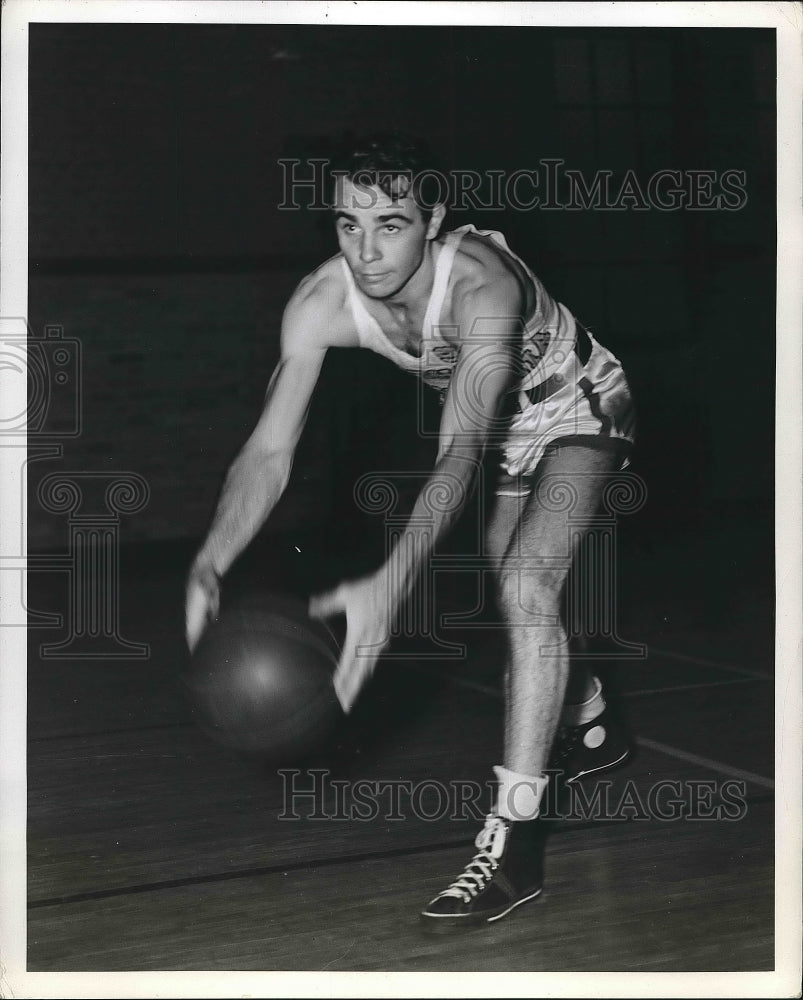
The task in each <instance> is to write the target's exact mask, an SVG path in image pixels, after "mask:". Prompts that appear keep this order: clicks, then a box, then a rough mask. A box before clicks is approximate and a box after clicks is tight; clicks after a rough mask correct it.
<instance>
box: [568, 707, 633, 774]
mask: <svg viewBox="0 0 803 1000" xmlns="http://www.w3.org/2000/svg"><path fill="white" fill-rule="evenodd" d="M630 754H631V750H630V744H629V742H628V739H627V737H626V735H625V733H624V730H623V729H622V727H621V725H620V724H619V723H618V722H617V721H616V719H615V718H614V717H613V715H612V714H611V712H610V711H609V710H608V709H607V708H605V709H603V710H602V712H601V713H600V714H599V715H598V716H597V717H596V718H594V719H592V720H591V721H590V722H586V723H585V724H584V725H582V726H566V725H561V726H560V727H559V728H558V732H557V735H556V737H555V743H554V745H553V748H552V756H551V757H550V759H549V767H548V771H549V773H550V774H554V775H555V777H556V778H557V779H558V781H561V782H563V783H565V784H567V785H570V784H572V783H573V782H575V781H580V780H581V779H582V778H585V777H588V776H589V775H591V774H596V773H597V772H599V771H607V770H609V769H610V768H613V767H618V766H619V765H620V764H624V763H625V762H626V761H627V760H628V759H629V757H630Z"/></svg>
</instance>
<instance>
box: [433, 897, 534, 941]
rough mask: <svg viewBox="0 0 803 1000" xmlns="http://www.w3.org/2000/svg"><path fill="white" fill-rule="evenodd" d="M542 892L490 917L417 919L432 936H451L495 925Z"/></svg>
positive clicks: (473, 914)
mask: <svg viewBox="0 0 803 1000" xmlns="http://www.w3.org/2000/svg"><path fill="white" fill-rule="evenodd" d="M543 891H544V890H543V889H536V890H535V892H531V893H530V894H529V896H523V897H522V898H521V899H517V900H516V902H515V903H511V904H510V906H508V907H507V908H506V909H504V910H502V912H501V913H494V914H492V915H491V916H490V917H488V916H485V915H484V914H478V913H468V914H466V916H464V917H459V916H455V915H454V914H450V913H445V914H443V916H441V915H439V914H437V913H420V914H419V915H418V919H419V921H420V923H421V926H422V928H425V929H426V930H428V931H431V932H432V933H434V934H452V933H454V932H460V931H468V930H477V929H478V928H480V927H482V926H483V925H485V924H493V923H496V921H497V920H501V919H502V917H506V916H507V915H508V914H509V913H512V912H513V910H515V909H516V907H518V906H521V905H522V904H523V903H529V902H530V901H531V900H533V899H537V898H538V897H539V896H540V895H541V893H542V892H543Z"/></svg>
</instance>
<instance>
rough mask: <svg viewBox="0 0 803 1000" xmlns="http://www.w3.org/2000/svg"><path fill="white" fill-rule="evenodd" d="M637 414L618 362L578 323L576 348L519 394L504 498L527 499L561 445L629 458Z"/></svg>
mask: <svg viewBox="0 0 803 1000" xmlns="http://www.w3.org/2000/svg"><path fill="white" fill-rule="evenodd" d="M635 425H636V422H635V413H634V409H633V401H632V398H631V395H630V389H629V387H628V384H627V379H626V378H625V373H624V370H623V368H622V365H621V363H620V362H619V360H618V358H616V357H615V356H614V355H613V354H611V352H610V351H608V350H607V349H606V348H605V347H603V346H602V344H600V343H598V342H597V341H596V340H594V338H593V336H592V335H591V334H590V333H589V332H588V331H587V330H586V329H585V328H584V327H582V326H581V325H580V324H579V323H577V337H576V341H575V349H574V351H572V352H571V353H570V354H569V355H568V356H567V358H566V360H565V361H564V362H563V364H562V365H561V367H560V369H559V370H558V371H557V372H555V374H554V375H552V376H551V377H550V378H548V379H546V381H544V382H542V383H540V384H539V385H536V386H534V387H532V388H530V389H522V390H520V391H519V400H518V411H517V412H516V413H515V414H514V416H513V418H512V420H511V423H510V426H509V429H508V433H507V437H506V440H505V443H504V445H503V448H502V460H501V471H500V475H499V479H498V481H497V484H496V493H497V495H499V496H524V495H526V494H527V493H529V491H530V484H531V482H532V479H533V476H534V474H535V472H536V469H537V467H538V465H539V463H540V462H541V461H542V459H543V458H544V456H545V455H547V454H548V453H552V452H554V450H555V449H556V448H557V447H559V446H560V444H569V443H570V439H573V440H572V441H571V443H574V444H583V445H585V446H588V447H598V448H614V449H616V450H618V451H619V452H620V453H621V455H622V464H621V466H620V468H624V467H625V466H627V465H628V464H629V458H628V457H627V454H628V452H629V450H630V447H631V446H632V444H633V442H634V440H635Z"/></svg>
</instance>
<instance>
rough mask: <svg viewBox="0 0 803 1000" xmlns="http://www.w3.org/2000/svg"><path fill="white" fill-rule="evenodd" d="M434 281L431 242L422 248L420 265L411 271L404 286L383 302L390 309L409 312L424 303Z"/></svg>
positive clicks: (433, 259)
mask: <svg viewBox="0 0 803 1000" xmlns="http://www.w3.org/2000/svg"><path fill="white" fill-rule="evenodd" d="M434 281H435V258H434V255H433V252H432V242H431V241H428V242H427V243H426V244H425V246H424V253H423V254H422V257H421V263H420V264H419V265H418V267H417V268H416V269H415V271H413V273H412V274H411V275H410V277H409V278H408V279H407V281H406V282H405V284H404V285H403V286H402V287H401V288H399V289H398V291H396V292H394V293H393V294H392V295H389V296H388V297H387V298H386V299H385V300H384V301H385V304H386V305H388V306H390V308H391V309H403V310H410V309H412V308H413V307H414V306H415V305H416V304H417V303H420V302H425V301H426V300H427V298H428V297H429V295H430V294H431V293H432V285H433V283H434Z"/></svg>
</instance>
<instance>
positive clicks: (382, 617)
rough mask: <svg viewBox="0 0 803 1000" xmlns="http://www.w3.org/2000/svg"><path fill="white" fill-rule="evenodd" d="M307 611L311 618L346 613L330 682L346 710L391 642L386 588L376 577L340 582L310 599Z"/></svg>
mask: <svg viewBox="0 0 803 1000" xmlns="http://www.w3.org/2000/svg"><path fill="white" fill-rule="evenodd" d="M309 613H310V617H311V618H329V617H330V616H331V615H336V614H338V613H340V614H345V616H346V641H345V642H344V643H343V651H342V653H341V655H340V663H339V664H338V666H337V669H336V670H335V674H334V678H333V681H334V685H335V694H336V695H337V698H338V701H339V702H340V704H341V706H342V708H343V711H344V712H346V713H348V712H350V711H351V708H352V705H353V704H354V702H355V701H356V700H357V695H358V694H359V692H360V689H361V688H362V686H363V685H364V684H365V682H366V681H367V680H368V678H369V677H370V676H371V674H373V672H374V668H375V667H376V664H377V660H378V659H379V657H380V656H381V655H382V652H383V650H384V649H385V648H386V647H387V646H388V644H389V642H390V619H389V614H388V607H387V594H386V590H385V588H384V587H383V586H382V585H381V584H380V582H379V581H378V580H377V578H375V577H366V578H364V579H362V580H354V581H352V582H350V583H341V584H340V586H339V587H337V588H336V589H335V590H333V591H330V592H329V593H328V594H321V595H320V596H318V597H312V598H310V602H309Z"/></svg>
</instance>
